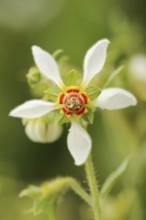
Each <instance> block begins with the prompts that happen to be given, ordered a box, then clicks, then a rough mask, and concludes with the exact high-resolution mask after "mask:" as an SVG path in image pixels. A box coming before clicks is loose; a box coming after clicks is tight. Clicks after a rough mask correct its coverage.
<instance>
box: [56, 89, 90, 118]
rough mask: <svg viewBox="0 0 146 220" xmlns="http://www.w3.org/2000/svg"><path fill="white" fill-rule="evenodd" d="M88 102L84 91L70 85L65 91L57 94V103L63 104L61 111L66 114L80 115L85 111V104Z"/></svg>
mask: <svg viewBox="0 0 146 220" xmlns="http://www.w3.org/2000/svg"><path fill="white" fill-rule="evenodd" d="M87 103H88V97H87V95H86V93H84V92H80V90H79V89H78V88H74V87H70V88H68V89H67V91H66V93H61V94H60V96H59V104H63V107H62V109H61V112H63V113H65V114H66V115H73V114H76V115H82V114H83V113H85V112H86V111H87V109H86V107H85V105H86V104H87Z"/></svg>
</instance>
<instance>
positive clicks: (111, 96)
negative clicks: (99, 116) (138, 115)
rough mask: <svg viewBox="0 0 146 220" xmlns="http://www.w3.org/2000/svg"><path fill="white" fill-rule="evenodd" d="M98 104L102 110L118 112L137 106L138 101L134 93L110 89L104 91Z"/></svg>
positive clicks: (97, 101) (98, 99)
mask: <svg viewBox="0 0 146 220" xmlns="http://www.w3.org/2000/svg"><path fill="white" fill-rule="evenodd" d="M96 104H97V106H98V107H100V108H102V109H108V110H116V109H121V108H126V107H128V106H132V105H136V104H137V101H136V98H135V96H134V95H133V94H132V93H130V92H128V91H126V90H124V89H120V88H108V89H104V90H102V92H101V93H100V95H99V96H98V98H97V100H96Z"/></svg>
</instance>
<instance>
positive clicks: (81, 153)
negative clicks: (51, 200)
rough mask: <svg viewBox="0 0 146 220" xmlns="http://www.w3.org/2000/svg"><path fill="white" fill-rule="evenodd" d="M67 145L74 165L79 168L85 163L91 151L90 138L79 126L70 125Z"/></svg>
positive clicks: (75, 124)
mask: <svg viewBox="0 0 146 220" xmlns="http://www.w3.org/2000/svg"><path fill="white" fill-rule="evenodd" d="M67 144H68V149H69V151H70V153H71V155H72V157H73V158H74V160H75V164H76V165H78V166H80V165H82V164H83V163H85V161H86V160H87V158H88V155H89V153H90V150H91V138H90V136H89V134H88V133H87V132H86V131H85V130H84V129H83V128H82V127H81V126H80V125H79V124H77V123H72V125H71V128H70V130H69V134H68V137H67Z"/></svg>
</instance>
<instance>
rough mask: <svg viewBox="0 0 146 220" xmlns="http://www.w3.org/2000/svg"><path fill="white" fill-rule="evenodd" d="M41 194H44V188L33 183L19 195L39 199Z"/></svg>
mask: <svg viewBox="0 0 146 220" xmlns="http://www.w3.org/2000/svg"><path fill="white" fill-rule="evenodd" d="M41 194H42V190H41V188H40V187H37V186H33V185H31V186H29V187H28V188H27V189H24V190H22V192H21V193H20V195H19V196H20V197H24V196H27V197H29V198H31V199H37V198H39V197H40V196H41Z"/></svg>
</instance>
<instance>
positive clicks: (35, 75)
mask: <svg viewBox="0 0 146 220" xmlns="http://www.w3.org/2000/svg"><path fill="white" fill-rule="evenodd" d="M40 80H41V74H40V73H39V71H38V70H37V68H35V67H32V68H30V69H29V71H28V73H27V81H28V83H29V85H30V86H33V85H35V84H36V83H38V82H39V81H40Z"/></svg>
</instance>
